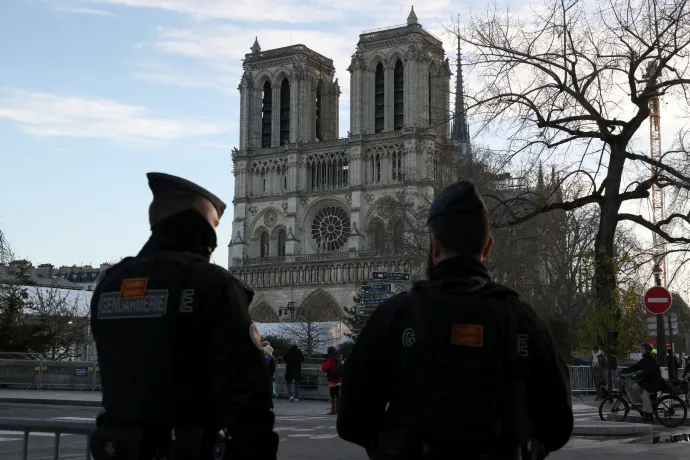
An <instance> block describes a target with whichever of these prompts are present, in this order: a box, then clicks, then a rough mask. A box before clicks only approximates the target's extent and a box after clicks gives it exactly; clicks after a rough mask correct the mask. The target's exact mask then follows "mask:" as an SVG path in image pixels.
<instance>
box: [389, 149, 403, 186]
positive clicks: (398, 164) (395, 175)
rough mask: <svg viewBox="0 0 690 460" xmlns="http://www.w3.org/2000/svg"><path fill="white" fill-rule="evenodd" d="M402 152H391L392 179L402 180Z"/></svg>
mask: <svg viewBox="0 0 690 460" xmlns="http://www.w3.org/2000/svg"><path fill="white" fill-rule="evenodd" d="M402 155H403V154H402V152H401V151H394V152H393V153H391V157H390V158H391V174H392V177H391V178H392V179H393V180H394V181H402V180H403V174H402Z"/></svg>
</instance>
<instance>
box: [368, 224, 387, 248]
mask: <svg viewBox="0 0 690 460" xmlns="http://www.w3.org/2000/svg"><path fill="white" fill-rule="evenodd" d="M369 247H370V248H371V249H373V250H375V251H383V250H384V249H386V227H385V226H384V225H383V222H381V221H380V220H378V219H377V220H375V221H374V222H373V223H372V224H371V227H370V228H369Z"/></svg>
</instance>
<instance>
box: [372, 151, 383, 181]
mask: <svg viewBox="0 0 690 460" xmlns="http://www.w3.org/2000/svg"><path fill="white" fill-rule="evenodd" d="M370 169H371V182H372V183H375V182H381V155H380V154H379V153H374V154H373V155H372V156H371V160H370Z"/></svg>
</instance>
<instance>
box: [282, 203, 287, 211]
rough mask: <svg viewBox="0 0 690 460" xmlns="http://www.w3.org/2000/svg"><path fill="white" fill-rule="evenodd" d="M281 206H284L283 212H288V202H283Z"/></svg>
mask: <svg viewBox="0 0 690 460" xmlns="http://www.w3.org/2000/svg"><path fill="white" fill-rule="evenodd" d="M281 207H282V208H283V212H287V208H288V204H287V203H283V204H282V205H281Z"/></svg>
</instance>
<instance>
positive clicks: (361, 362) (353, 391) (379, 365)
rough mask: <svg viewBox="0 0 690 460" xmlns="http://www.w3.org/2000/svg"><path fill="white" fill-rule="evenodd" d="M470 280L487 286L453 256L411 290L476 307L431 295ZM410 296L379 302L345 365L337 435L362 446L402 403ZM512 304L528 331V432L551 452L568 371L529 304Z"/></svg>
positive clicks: (475, 268) (564, 405)
mask: <svg viewBox="0 0 690 460" xmlns="http://www.w3.org/2000/svg"><path fill="white" fill-rule="evenodd" d="M471 279H477V280H479V282H480V283H485V285H487V286H491V285H493V284H492V283H490V280H489V275H488V273H487V271H486V269H485V268H484V266H483V265H482V264H480V263H479V262H477V261H470V260H465V259H461V258H454V259H449V260H446V261H444V262H442V263H441V264H439V265H438V266H437V268H436V269H435V270H434V273H433V275H432V277H431V280H430V281H426V282H421V283H417V284H415V286H414V287H413V290H414V291H417V292H418V295H419V296H421V299H422V301H421V305H422V306H423V308H434V306H435V305H440V304H441V302H447V303H446V304H445V305H443V308H456V307H457V306H459V305H463V306H469V307H470V308H478V309H479V308H482V306H483V305H469V303H471V302H472V299H471V298H470V297H468V296H467V295H465V296H461V297H457V296H456V297H452V295H450V296H449V295H448V294H447V293H446V292H447V291H446V292H443V294H444V296H445V297H442V298H443V299H445V300H439V299H441V297H438V296H437V294H441V293H442V291H444V290H445V289H446V288H447V287H449V286H451V287H452V286H453V285H455V284H457V283H461V282H462V283H467V281H468V280H471ZM494 286H495V285H494ZM487 289H489V288H488V287H487ZM412 298H413V296H410V295H408V294H407V293H403V294H399V295H396V296H394V297H392V298H390V299H388V300H387V301H385V302H384V303H382V304H381V305H380V306H379V307H378V308H377V309H376V310H375V311H374V313H373V314H372V316H371V318H370V319H369V321H368V322H367V324H366V326H365V327H364V328H363V330H362V332H361V334H360V336H359V338H358V340H357V342H356V344H355V346H354V349H353V350H352V352H351V354H350V355H349V357H348V359H347V363H346V365H345V366H344V370H343V380H342V390H341V391H342V399H341V403H340V410H339V411H338V420H337V430H338V434H339V435H340V437H341V438H343V439H344V440H346V441H350V442H353V443H355V444H358V445H360V446H362V447H365V448H366V449H368V450H369V449H371V448H372V447H373V446H374V445H375V444H376V442H377V433H379V431H380V430H381V429H382V428H383V425H384V421H385V420H387V419H389V417H387V416H386V410H388V411H390V410H391V407H394V406H399V405H404V404H405V403H406V402H407V401H405V400H403V401H401V400H400V399H401V398H400V394H401V392H400V387H401V385H402V382H400V381H397V382H396V381H395V378H394V376H396V375H400V369H399V367H400V359H399V356H400V353H401V342H405V341H406V333H407V332H408V331H409V330H415V327H417V324H416V323H415V319H414V317H413V316H411V315H410V314H408V312H409V311H410V310H411V308H410V307H411V305H410V303H411V302H412V300H411V299H412ZM515 302H516V303H518V305H517V306H516V307H513V308H514V310H513V311H515V310H517V311H518V312H519V315H513V316H514V317H515V316H517V317H516V322H517V326H518V332H519V333H521V334H522V336H523V337H524V336H525V335H527V336H528V341H527V345H526V346H527V350H525V349H524V348H523V350H522V351H523V352H525V353H528V356H529V360H530V363H531V364H530V369H531V375H529V377H528V382H526V383H527V389H528V393H527V400H528V401H527V403H528V408H529V421H530V422H531V425H532V432H531V435H532V437H533V438H534V439H536V440H537V441H539V442H540V443H541V444H543V445H544V447H545V448H546V449H547V450H548V451H555V450H558V449H560V448H561V447H563V446H564V445H565V444H566V443H567V442H568V440H569V439H570V435H571V432H572V429H573V413H572V404H571V395H570V378H569V375H568V370H567V367H566V365H565V363H564V362H563V360H562V358H561V357H560V354H559V353H558V352H557V350H556V346H555V344H554V341H553V338H552V337H551V334H550V332H549V330H548V329H547V327H546V325H545V323H544V322H543V320H541V319H540V318H539V317H538V316H537V314H536V313H535V311H534V310H533V309H532V308H530V307H529V306H528V305H526V304H524V303H522V302H520V301H519V300H517V298H516V301H515ZM499 307H500V305H499ZM506 308H508V307H507V306H506ZM516 348H517V344H516ZM387 406H388V409H387Z"/></svg>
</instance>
